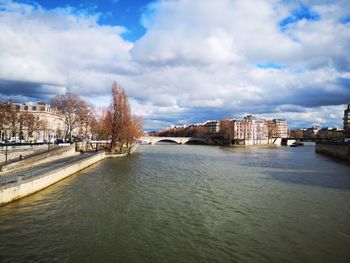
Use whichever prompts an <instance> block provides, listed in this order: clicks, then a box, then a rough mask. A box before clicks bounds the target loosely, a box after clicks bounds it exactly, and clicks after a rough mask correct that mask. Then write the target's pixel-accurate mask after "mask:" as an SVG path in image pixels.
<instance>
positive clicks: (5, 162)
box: [5, 144, 7, 164]
mask: <svg viewBox="0 0 350 263" xmlns="http://www.w3.org/2000/svg"><path fill="white" fill-rule="evenodd" d="M5 164H7V144H6V146H5Z"/></svg>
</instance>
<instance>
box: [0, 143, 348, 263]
mask: <svg viewBox="0 0 350 263" xmlns="http://www.w3.org/2000/svg"><path fill="white" fill-rule="evenodd" d="M38 261H40V262H176V263H178V262H350V166H349V165H348V164H346V163H342V162H338V161H335V160H333V159H329V158H328V157H325V156H322V155H318V154H315V153H314V147H313V146H305V147H299V148H290V147H279V148H264V147H252V148H224V147H209V146H197V145H196V146H194V145H193V146H190V145H188V146H186V145H155V146H140V147H139V149H138V150H137V151H136V152H135V153H134V154H133V155H132V156H129V157H127V158H124V159H108V160H104V161H102V162H100V163H98V164H95V165H93V166H91V167H89V168H88V169H86V170H84V171H82V172H80V173H78V174H75V175H73V176H71V177H69V178H67V179H66V180H63V181H61V182H59V183H57V184H55V185H53V186H52V187H49V188H47V189H45V190H43V191H41V192H39V193H37V194H34V195H32V196H30V197H27V198H24V199H21V200H18V201H16V202H13V203H11V204H8V205H6V206H3V207H1V208H0V262H38Z"/></svg>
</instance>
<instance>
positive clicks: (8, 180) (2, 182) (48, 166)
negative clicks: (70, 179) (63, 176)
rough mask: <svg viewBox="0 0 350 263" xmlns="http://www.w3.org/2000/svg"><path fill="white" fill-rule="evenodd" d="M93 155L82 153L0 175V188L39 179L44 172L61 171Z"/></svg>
mask: <svg viewBox="0 0 350 263" xmlns="http://www.w3.org/2000/svg"><path fill="white" fill-rule="evenodd" d="M94 154H96V153H84V154H80V155H76V156H71V157H67V158H63V159H60V160H56V161H53V162H50V163H45V164H41V165H37V166H34V167H31V168H28V169H25V168H23V169H21V170H18V171H13V172H8V173H5V174H1V173H0V188H6V187H7V185H8V184H13V183H17V182H19V181H22V180H30V179H32V178H34V177H35V178H37V177H40V176H41V175H45V174H46V172H48V171H53V170H56V169H62V168H64V167H65V166H67V165H70V164H72V163H74V162H76V161H79V160H83V159H85V158H88V157H91V156H93V155H94Z"/></svg>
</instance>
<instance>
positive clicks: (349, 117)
mask: <svg viewBox="0 0 350 263" xmlns="http://www.w3.org/2000/svg"><path fill="white" fill-rule="evenodd" d="M343 124H344V137H345V138H350V104H348V107H347V109H346V110H345V111H344V118H343Z"/></svg>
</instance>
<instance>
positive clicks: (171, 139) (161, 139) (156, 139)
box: [139, 136, 207, 145]
mask: <svg viewBox="0 0 350 263" xmlns="http://www.w3.org/2000/svg"><path fill="white" fill-rule="evenodd" d="M139 141H140V142H141V143H146V144H151V145H153V144H156V143H157V142H175V143H177V144H186V143H190V142H201V143H205V144H206V143H207V142H206V140H205V139H202V138H194V137H156V136H144V137H141V138H140V139H139Z"/></svg>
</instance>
